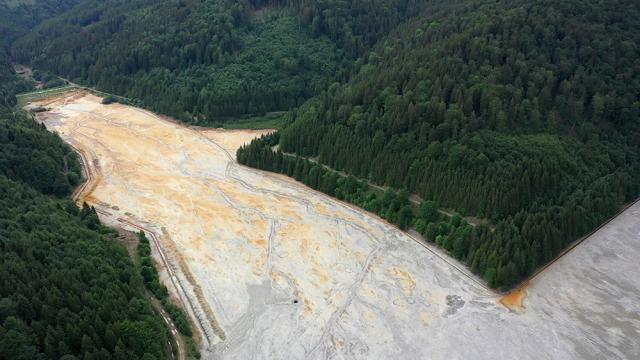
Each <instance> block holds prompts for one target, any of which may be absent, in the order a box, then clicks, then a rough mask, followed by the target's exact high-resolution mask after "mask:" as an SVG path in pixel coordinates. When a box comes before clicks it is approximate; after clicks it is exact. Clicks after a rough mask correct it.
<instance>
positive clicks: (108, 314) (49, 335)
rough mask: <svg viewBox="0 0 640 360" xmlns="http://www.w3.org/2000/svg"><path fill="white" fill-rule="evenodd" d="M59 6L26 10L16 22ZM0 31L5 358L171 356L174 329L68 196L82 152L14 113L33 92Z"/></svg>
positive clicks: (0, 285)
mask: <svg viewBox="0 0 640 360" xmlns="http://www.w3.org/2000/svg"><path fill="white" fill-rule="evenodd" d="M13 3H14V4H15V3H16V2H13ZM52 3H53V2H47V1H42V2H37V3H36V4H35V5H33V4H32V5H33V7H29V5H28V4H27V5H24V7H20V8H17V9H16V11H15V12H11V14H12V15H13V16H14V17H11V20H12V21H16V23H17V22H19V21H20V19H21V18H20V14H30V16H32V17H35V16H38V14H40V12H39V11H38V9H39V7H38V6H46V5H49V4H52ZM55 3H57V4H58V5H61V6H62V5H63V4H64V3H65V2H60V1H58V2H55ZM4 5H5V4H4V2H3V3H0V10H2V11H5V10H6V8H3V6H4ZM52 6H53V5H52ZM25 9H27V10H25ZM28 9H33V10H34V12H33V13H30V12H29V11H28ZM23 10H24V11H23ZM11 11H13V8H12V10H11ZM51 12H53V9H51V8H49V9H48V10H47V13H51ZM5 15H9V13H5V12H2V16H0V17H2V18H3V19H4V17H5ZM40 20H42V19H40ZM40 20H34V21H40ZM3 21H4V20H3ZM25 21H26V20H25ZM6 24H9V23H6V22H3V24H2V25H3V26H4V25H6ZM22 25H24V24H22ZM18 30H20V29H18ZM20 31H22V30H20ZM0 32H2V35H3V37H2V38H1V41H2V42H3V43H2V44H0V90H1V93H0V95H1V96H2V101H0V359H7V360H9V359H11V360H20V359H24V360H34V359H36V360H37V359H80V358H82V359H122V360H128V359H164V358H166V356H167V353H166V348H165V344H166V343H167V339H168V334H167V330H166V329H165V325H164V323H163V322H162V320H161V319H160V317H159V316H158V315H156V314H155V313H154V311H153V309H152V307H151V305H150V303H149V302H148V300H147V299H146V298H145V297H144V290H143V289H144V285H143V279H142V276H141V275H139V274H138V272H137V271H136V269H135V267H134V266H133V264H132V262H131V260H130V259H129V256H128V254H127V251H126V250H125V248H124V247H123V246H122V245H121V244H119V243H118V242H117V241H116V240H115V234H114V232H113V230H111V229H108V228H106V227H104V226H102V225H101V224H100V222H99V220H98V217H97V215H96V213H95V210H93V209H92V208H90V207H88V206H86V205H85V206H84V207H83V208H82V209H78V207H77V206H76V204H75V203H74V202H73V200H71V198H70V197H69V195H70V193H71V190H72V188H73V187H74V186H75V185H77V184H78V182H79V181H80V176H81V175H80V166H79V164H78V161H77V159H76V155H75V153H74V152H73V151H72V150H71V149H70V148H69V147H68V146H67V145H65V144H64V143H63V142H62V140H61V139H60V138H59V137H58V136H57V135H54V134H52V133H50V132H48V131H47V130H46V129H45V128H44V126H41V125H39V124H37V123H36V122H35V121H33V120H32V119H30V118H28V117H27V115H26V114H24V113H22V112H21V111H19V110H18V109H15V108H14V105H15V104H16V98H15V92H16V91H18V90H20V89H24V88H27V87H28V86H29V85H28V84H25V83H24V81H21V80H19V79H18V78H17V77H16V76H15V74H14V73H13V69H12V67H11V61H10V58H9V56H8V53H7V52H6V51H5V50H6V48H5V46H6V45H7V41H9V40H10V38H9V37H8V35H7V34H8V33H6V32H5V30H4V28H3V29H0ZM12 36H13V35H12Z"/></svg>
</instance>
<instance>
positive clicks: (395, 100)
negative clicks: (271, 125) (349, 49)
mask: <svg viewBox="0 0 640 360" xmlns="http://www.w3.org/2000/svg"><path fill="white" fill-rule="evenodd" d="M621 9H624V11H622V10H621ZM638 15H640V9H639V6H638V3H637V2H634V1H628V0H618V1H614V2H613V3H611V2H606V3H605V2H602V1H595V0H591V1H576V0H562V1H537V2H533V3H532V2H527V1H515V0H514V1H497V2H490V3H487V2H481V1H457V2H431V3H430V4H429V6H427V8H426V9H425V11H424V12H423V14H422V15H421V16H419V17H418V18H416V19H414V20H413V21H410V22H408V23H407V24H405V25H403V26H401V27H400V28H399V29H397V31H395V32H393V33H392V34H391V35H390V36H389V37H388V38H385V39H384V40H383V41H382V42H380V43H379V44H378V45H377V46H376V47H375V48H374V50H373V51H372V52H371V53H370V54H368V55H367V56H365V57H364V58H363V59H361V60H359V61H358V70H357V73H356V74H355V75H354V76H353V77H352V78H351V79H350V81H348V82H346V83H343V84H339V83H336V84H333V85H332V86H330V87H329V88H328V90H327V91H325V92H323V93H322V94H321V95H320V96H318V97H316V98H314V99H312V100H310V101H309V102H307V103H306V104H305V105H303V106H302V107H301V108H300V109H299V110H298V111H297V112H296V113H295V115H294V121H293V123H292V124H291V125H290V126H288V127H287V128H285V129H284V130H283V131H282V132H281V134H280V137H279V145H280V149H281V150H282V151H284V152H288V153H296V154H299V155H302V156H304V157H317V159H318V161H319V162H321V163H323V164H326V165H328V166H330V167H332V168H334V169H337V170H342V171H345V172H347V173H349V174H353V175H355V176H357V177H361V178H367V179H370V180H372V181H373V182H375V183H377V184H380V185H389V186H391V187H393V188H396V189H406V190H408V192H409V193H417V194H419V195H420V196H421V197H422V198H424V199H427V200H436V201H437V203H438V204H439V205H440V206H442V207H445V208H453V209H456V210H457V211H458V212H460V213H462V214H465V215H473V216H477V217H480V218H489V219H491V220H493V227H494V230H492V231H487V229H486V228H485V226H478V227H476V228H474V229H473V231H471V230H469V229H467V230H465V231H459V232H456V231H453V230H452V228H451V227H450V226H439V225H438V226H436V225H437V224H436V225H432V226H429V225H427V224H425V221H424V220H423V221H422V222H420V223H419V225H420V226H419V230H421V231H423V233H424V234H425V235H426V236H427V238H428V239H429V240H431V241H436V242H438V244H440V245H442V246H444V247H445V248H446V249H447V250H449V251H451V252H452V253H453V254H454V255H455V256H456V257H458V258H459V259H461V260H463V261H465V262H467V263H468V264H469V265H470V266H471V267H472V268H473V270H474V271H476V272H478V273H479V274H481V275H482V276H484V277H485V279H487V281H488V282H489V283H490V284H491V285H492V286H497V287H501V286H510V285H513V284H514V283H515V282H517V281H518V280H520V279H522V278H524V277H526V276H527V275H528V274H531V273H532V272H533V271H534V270H535V269H536V268H537V267H538V266H540V265H542V264H544V263H546V262H548V261H549V260H550V259H551V258H552V257H553V256H554V255H556V254H558V253H559V252H560V251H561V250H562V249H563V248H564V247H566V246H567V245H568V244H569V243H571V242H572V241H573V240H575V239H576V238H578V237H579V236H582V235H584V234H585V233H587V232H588V231H589V230H591V229H593V228H594V227H596V226H597V225H598V224H600V223H601V222H602V221H603V220H604V219H606V218H607V217H609V216H611V215H612V214H614V213H615V212H616V211H617V210H618V209H619V208H620V206H621V205H622V204H623V203H625V202H627V201H629V200H631V199H633V198H635V197H637V196H638V194H639V189H640V181H639V180H638V179H639V175H640V163H639V158H638V154H640V149H639V145H640V121H639V117H640V101H638V94H640V48H639V46H640V21H638ZM275 141H278V139H277V138H273V137H271V138H264V139H262V140H261V141H257V142H255V143H254V144H253V145H251V146H249V147H248V148H246V149H244V150H242V151H241V152H240V153H239V155H238V158H239V159H241V160H242V161H244V162H245V163H248V164H251V165H253V166H259V167H263V168H267V169H271V170H275V171H280V172H286V173H289V174H290V175H291V174H292V173H295V172H296V171H300V173H299V174H298V176H297V177H298V178H300V179H305V181H306V182H309V183H311V184H323V180H324V179H329V178H330V177H331V176H329V175H327V176H324V177H323V174H324V173H325V172H326V171H325V170H322V169H321V170H318V167H317V166H314V165H313V164H311V165H306V166H304V167H302V165H299V166H298V167H296V166H295V165H296V164H295V162H296V161H294V160H292V158H291V157H288V156H283V155H281V154H278V155H273V154H272V153H271V152H270V151H264V150H263V147H264V146H272V145H275ZM292 162H293V163H292ZM312 178H313V179H312ZM334 182H335V181H334ZM339 185H340V184H339ZM318 186H320V185H318ZM329 192H331V191H329ZM366 201H367V200H366V199H364V200H359V201H358V202H362V203H364V204H365V205H366ZM404 203H406V195H405V200H404ZM365 207H366V206H365ZM374 208H375V207H374ZM400 208H401V207H399V206H395V207H393V211H392V212H391V213H389V211H388V210H386V207H385V208H384V209H382V210H380V211H383V216H385V215H384V214H388V213H389V214H390V215H389V216H385V217H387V218H389V219H390V220H392V221H395V222H396V223H399V220H398V219H397V216H399V215H397V212H398V211H399V209H400ZM408 215H409V213H408V212H407V211H406V210H405V211H404V216H405V217H406V216H408ZM418 218H420V215H419V216H418ZM430 221H433V220H430ZM402 222H403V223H404V222H406V220H403V221H402ZM428 222H429V221H427V223H428ZM455 228H456V227H455V226H454V227H453V229H454V230H455Z"/></svg>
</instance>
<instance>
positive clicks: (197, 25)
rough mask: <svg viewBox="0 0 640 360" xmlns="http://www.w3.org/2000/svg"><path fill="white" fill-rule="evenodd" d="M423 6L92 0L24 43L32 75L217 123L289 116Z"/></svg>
mask: <svg viewBox="0 0 640 360" xmlns="http://www.w3.org/2000/svg"><path fill="white" fill-rule="evenodd" d="M418 2H419V1H409V0H394V1H391V2H389V1H380V0H376V1H372V2H367V3H360V2H344V1H329V2H315V1H309V2H298V1H296V2H289V1H259V0H242V1H236V0H234V1H231V0H209V1H157V0H136V1H115V0H111V1H97V0H86V1H82V2H81V3H80V4H79V5H77V6H75V7H73V8H72V9H71V10H70V11H67V12H65V13H64V14H62V15H61V16H59V17H56V18H54V19H52V20H50V21H48V22H46V23H44V24H42V25H41V26H39V27H36V28H35V29H34V30H33V31H32V32H31V33H30V34H28V35H26V36H23V37H21V38H20V39H19V40H17V41H16V42H15V43H14V44H13V46H12V54H13V56H14V57H15V58H16V59H18V60H19V61H21V62H23V63H29V64H32V65H33V66H34V67H35V68H38V69H42V70H46V71H49V72H51V73H55V74H58V75H61V76H63V77H65V78H68V79H71V80H72V81H74V82H77V83H82V84H87V85H91V86H96V87H97V88H99V89H101V90H104V91H106V92H110V93H115V94H119V95H122V96H126V97H129V98H134V99H137V100H140V101H141V102H142V104H143V105H144V106H145V107H148V108H151V109H153V110H154V111H157V112H161V113H164V114H167V115H171V116H173V117H175V118H177V119H180V120H184V121H188V122H195V123H199V124H209V125H211V124H216V123H219V122H224V121H229V120H230V119H233V118H234V117H237V116H239V115H244V114H253V115H259V114H264V113H265V112H269V111H277V110H289V109H290V108H293V107H297V106H300V105H301V104H302V103H303V102H304V101H305V100H306V99H308V98H310V97H312V96H314V95H316V94H318V93H319V92H320V91H322V89H324V88H326V87H327V86H328V85H329V84H330V83H331V81H334V80H345V79H346V78H347V76H348V75H347V74H348V72H349V71H350V68H351V65H352V59H353V58H355V57H356V56H358V55H360V54H362V53H364V52H365V51H366V50H367V49H369V48H370V47H371V46H372V45H373V44H374V43H375V42H376V41H377V40H378V39H379V38H381V37H382V36H383V35H384V34H386V33H388V32H389V31H390V30H391V29H392V28H393V27H395V26H397V25H398V24H399V23H400V22H401V21H402V20H404V19H406V18H408V17H410V16H411V14H413V13H415V11H416V9H417V8H418V5H417V3H418Z"/></svg>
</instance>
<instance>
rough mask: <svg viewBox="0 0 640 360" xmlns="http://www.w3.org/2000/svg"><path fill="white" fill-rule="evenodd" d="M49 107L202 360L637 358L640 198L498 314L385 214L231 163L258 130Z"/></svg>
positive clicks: (99, 108) (478, 289)
mask: <svg viewBox="0 0 640 360" xmlns="http://www.w3.org/2000/svg"><path fill="white" fill-rule="evenodd" d="M44 103H45V105H46V106H48V107H49V108H50V109H51V110H50V111H49V112H46V113H43V114H40V115H38V119H39V120H40V121H43V122H44V123H45V124H46V126H47V128H48V129H50V130H51V131H55V132H57V133H59V134H60V136H62V138H63V139H65V140H66V141H67V142H69V143H70V144H72V145H73V146H74V147H75V148H76V149H78V150H79V151H80V152H81V153H83V154H84V157H86V162H87V164H88V165H89V167H90V170H91V171H92V173H93V174H95V175H94V179H93V180H92V182H91V184H89V185H87V186H85V187H84V190H83V193H84V195H83V197H84V199H85V200H86V201H87V202H89V203H91V204H92V205H94V206H96V208H97V209H98V210H99V213H100V216H101V219H102V220H103V221H105V222H106V223H108V224H114V225H119V226H125V227H126V226H129V228H130V229H132V230H133V229H134V228H143V229H145V231H147V232H150V233H151V239H152V242H153V243H154V256H156V258H157V259H158V260H159V261H160V262H161V263H163V264H166V266H165V267H164V269H163V271H162V272H163V279H164V281H165V283H166V284H167V285H168V286H169V288H170V289H171V292H172V295H173V296H176V297H177V298H179V299H180V301H181V302H182V303H183V305H184V306H185V308H186V309H187V310H188V312H189V314H190V315H191V316H192V318H193V319H195V322H196V324H197V328H198V329H199V331H200V332H201V333H202V334H203V341H202V346H203V355H204V357H205V358H212V359H447V360H450V359H515V358H518V359H536V360H537V359H603V358H607V359H638V358H640V342H638V340H637V339H638V338H640V267H639V265H638V259H639V258H640V221H639V217H640V205H638V204H636V205H634V206H632V207H631V208H629V209H628V210H627V211H626V212H624V213H623V214H622V215H620V216H619V217H618V218H617V219H615V220H614V221H612V222H611V223H610V224H608V225H607V226H605V227H604V228H602V229H601V230H599V231H598V232H597V233H596V234H594V235H593V236H592V237H591V238H590V239H588V240H586V241H585V242H584V243H582V244H581V245H580V246H579V247H577V248H576V249H574V250H573V251H572V252H570V253H569V254H568V255H567V256H565V257H563V258H562V259H560V260H559V261H557V262H556V263H555V264H553V266H551V267H550V268H549V269H548V270H547V271H545V272H544V273H542V274H541V275H540V276H538V277H536V278H535V279H534V280H533V281H532V283H531V284H530V285H529V287H528V288H527V289H526V290H525V293H524V294H523V295H526V296H525V297H524V299H523V303H522V306H512V307H510V308H508V307H506V306H504V305H502V304H501V303H500V302H499V299H498V297H497V296H496V295H495V294H494V293H492V292H491V291H489V290H486V289H485V288H484V287H482V286H481V285H480V284H478V283H476V282H475V281H473V280H472V279H470V278H469V277H467V274H466V273H465V270H464V268H462V267H460V266H457V267H454V266H451V264H450V263H449V262H448V261H446V259H447V257H446V256H444V257H440V256H438V255H436V254H435V253H433V252H430V251H427V250H426V249H425V248H423V247H422V246H420V245H419V244H417V243H416V241H414V240H413V239H411V238H410V237H408V236H407V235H406V234H404V233H403V232H401V231H399V230H397V229H396V228H394V227H393V226H391V225H389V224H387V223H386V222H384V221H382V220H381V219H379V218H377V217H375V216H373V215H371V214H368V213H366V212H364V211H361V210H359V209H356V208H354V207H351V206H348V205H347V204H344V203H341V202H339V201H336V200H334V199H331V198H329V197H327V196H325V195H323V194H320V193H318V192H315V191H313V190H310V189H308V188H306V187H305V186H303V185H301V184H299V183H296V182H295V181H292V180H291V179H288V178H286V177H284V176H280V175H275V174H269V173H266V172H262V171H258V170H255V169H250V168H247V167H244V166H241V165H238V164H237V163H236V162H235V160H234V150H235V149H236V148H237V147H238V146H239V145H240V144H242V143H244V142H247V141H249V140H250V139H251V138H253V137H255V136H258V135H259V134H260V133H257V132H251V131H228V130H227V131H220V130H195V129H190V128H187V127H184V126H181V125H178V124H175V123H173V122H170V121H166V120H164V119H162V118H160V117H157V116H156V115H154V114H152V113H150V112H147V111H144V110H140V109H136V108H133V107H129V106H124V105H120V104H112V105H101V104H100V99H99V98H97V97H94V96H92V95H87V94H83V93H78V94H75V95H74V94H67V95H65V96H63V97H59V98H57V99H49V100H47V101H44ZM127 224H129V225H127ZM461 269H462V270H461ZM510 300H511V302H518V301H517V300H519V299H516V301H514V299H510Z"/></svg>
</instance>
